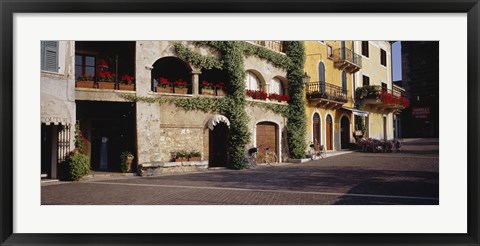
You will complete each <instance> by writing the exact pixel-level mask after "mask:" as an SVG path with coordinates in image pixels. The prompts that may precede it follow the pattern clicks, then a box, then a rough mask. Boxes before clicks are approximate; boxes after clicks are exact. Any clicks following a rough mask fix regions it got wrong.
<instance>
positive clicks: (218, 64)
mask: <svg viewBox="0 0 480 246" xmlns="http://www.w3.org/2000/svg"><path fill="white" fill-rule="evenodd" d="M174 48H175V53H176V54H177V56H178V57H179V58H180V59H182V60H184V61H187V62H188V63H190V64H192V65H193V66H195V67H198V68H205V69H212V68H217V69H222V67H223V62H222V61H221V60H219V59H217V58H216V57H207V56H203V55H201V54H199V53H197V52H195V51H191V50H189V49H188V48H187V47H185V46H184V45H183V44H181V43H176V44H175V45H174Z"/></svg>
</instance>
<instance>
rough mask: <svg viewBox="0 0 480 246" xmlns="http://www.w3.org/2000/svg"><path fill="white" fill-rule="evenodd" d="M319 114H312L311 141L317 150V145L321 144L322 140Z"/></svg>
mask: <svg viewBox="0 0 480 246" xmlns="http://www.w3.org/2000/svg"><path fill="white" fill-rule="evenodd" d="M320 129H321V128H320V116H319V115H318V114H315V115H313V143H314V144H315V149H316V150H318V147H319V146H320V145H321V143H322V141H321V138H320Z"/></svg>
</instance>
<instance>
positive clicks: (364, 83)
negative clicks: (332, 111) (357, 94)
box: [363, 75, 370, 86]
mask: <svg viewBox="0 0 480 246" xmlns="http://www.w3.org/2000/svg"><path fill="white" fill-rule="evenodd" d="M367 85H370V77H368V76H365V75H363V86H367Z"/></svg>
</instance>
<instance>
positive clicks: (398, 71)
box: [392, 41, 402, 81]
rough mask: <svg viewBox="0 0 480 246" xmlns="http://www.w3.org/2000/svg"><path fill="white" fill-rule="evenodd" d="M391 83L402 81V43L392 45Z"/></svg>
mask: <svg viewBox="0 0 480 246" xmlns="http://www.w3.org/2000/svg"><path fill="white" fill-rule="evenodd" d="M392 70H393V81H397V80H402V42H401V41H397V42H395V43H393V44H392Z"/></svg>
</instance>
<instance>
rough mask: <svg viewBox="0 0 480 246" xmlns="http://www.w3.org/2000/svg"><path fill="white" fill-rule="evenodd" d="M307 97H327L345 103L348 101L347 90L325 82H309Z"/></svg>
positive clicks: (311, 98)
mask: <svg viewBox="0 0 480 246" xmlns="http://www.w3.org/2000/svg"><path fill="white" fill-rule="evenodd" d="M307 99H309V100H314V99H326V100H329V101H333V102H339V103H342V104H343V103H345V102H347V90H344V89H343V88H342V87H340V86H337V85H332V84H329V83H325V82H310V83H308V84H307Z"/></svg>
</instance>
